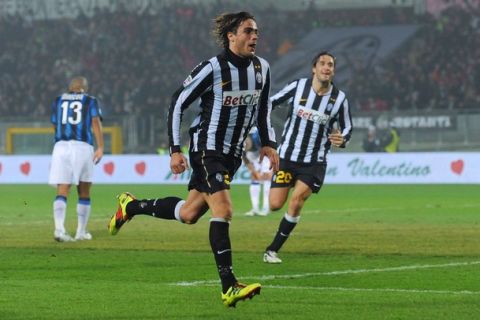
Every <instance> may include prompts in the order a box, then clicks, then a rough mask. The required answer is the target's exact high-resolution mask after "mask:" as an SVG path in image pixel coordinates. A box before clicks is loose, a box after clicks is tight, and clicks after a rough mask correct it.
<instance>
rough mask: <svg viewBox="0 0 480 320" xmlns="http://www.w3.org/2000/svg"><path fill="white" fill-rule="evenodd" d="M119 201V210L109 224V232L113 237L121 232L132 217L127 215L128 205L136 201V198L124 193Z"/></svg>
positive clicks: (118, 197)
mask: <svg viewBox="0 0 480 320" xmlns="http://www.w3.org/2000/svg"><path fill="white" fill-rule="evenodd" d="M117 199H118V209H117V212H116V213H115V214H114V215H113V216H112V218H111V219H110V223H109V224H108V232H109V233H110V234H111V235H112V236H113V235H116V234H117V233H118V231H120V228H121V227H122V226H123V224H124V223H125V222H127V221H129V220H130V219H132V217H129V216H128V214H127V204H129V203H130V202H132V201H133V200H135V197H134V196H133V195H132V194H131V193H128V192H122V193H121V194H119V195H118V196H117Z"/></svg>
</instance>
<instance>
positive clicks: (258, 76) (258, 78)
mask: <svg viewBox="0 0 480 320" xmlns="http://www.w3.org/2000/svg"><path fill="white" fill-rule="evenodd" d="M255 80H257V82H258V83H262V74H261V73H260V72H258V71H257V73H256V74H255Z"/></svg>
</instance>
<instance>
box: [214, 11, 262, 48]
mask: <svg viewBox="0 0 480 320" xmlns="http://www.w3.org/2000/svg"><path fill="white" fill-rule="evenodd" d="M248 19H252V20H254V21H255V17H254V16H253V15H252V14H251V13H249V12H246V11H241V12H237V13H222V14H221V15H219V16H217V17H216V18H215V19H214V22H215V27H214V28H213V30H212V33H213V36H214V37H215V39H216V41H217V43H218V45H219V46H221V47H223V48H228V37H227V34H228V33H229V32H233V33H235V32H237V29H238V26H239V25H240V24H241V23H242V22H243V21H245V20H248Z"/></svg>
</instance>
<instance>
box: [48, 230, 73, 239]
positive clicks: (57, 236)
mask: <svg viewBox="0 0 480 320" xmlns="http://www.w3.org/2000/svg"><path fill="white" fill-rule="evenodd" d="M53 239H55V241H58V242H71V241H75V240H74V239H73V238H72V236H71V235H69V234H68V233H67V232H65V231H56V230H55V233H54V234H53Z"/></svg>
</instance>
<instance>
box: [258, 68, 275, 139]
mask: <svg viewBox="0 0 480 320" xmlns="http://www.w3.org/2000/svg"><path fill="white" fill-rule="evenodd" d="M269 95H270V68H268V69H267V74H266V80H265V85H264V86H263V89H262V93H261V95H260V101H259V108H258V116H257V128H258V133H259V135H260V142H261V144H262V147H265V146H269V147H272V148H277V142H276V140H275V130H274V129H273V126H272V122H271V112H272V105H271V103H270V101H269V98H268V97H269Z"/></svg>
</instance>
